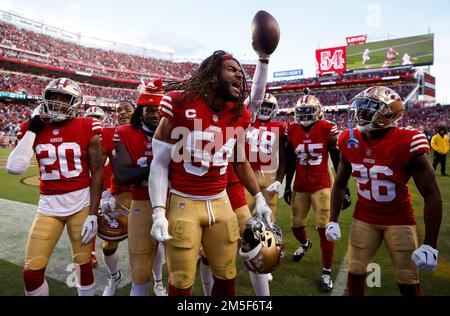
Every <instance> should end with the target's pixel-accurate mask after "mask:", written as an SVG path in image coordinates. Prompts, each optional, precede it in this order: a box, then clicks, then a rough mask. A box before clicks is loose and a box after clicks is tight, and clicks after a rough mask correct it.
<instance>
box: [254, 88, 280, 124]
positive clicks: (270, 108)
mask: <svg viewBox="0 0 450 316" xmlns="http://www.w3.org/2000/svg"><path fill="white" fill-rule="evenodd" d="M277 112H278V101H277V99H276V98H275V97H274V96H273V95H272V94H270V93H266V94H265V95H264V99H263V101H262V103H261V105H260V106H259V107H258V108H257V109H256V116H257V117H258V118H259V119H260V120H263V121H268V120H270V119H271V118H273V117H275V116H276V115H277Z"/></svg>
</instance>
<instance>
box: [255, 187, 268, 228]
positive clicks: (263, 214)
mask: <svg viewBox="0 0 450 316" xmlns="http://www.w3.org/2000/svg"><path fill="white" fill-rule="evenodd" d="M253 198H254V199H255V213H254V214H255V217H257V218H261V219H262V220H263V221H264V223H265V224H267V226H269V227H270V228H272V218H271V215H272V210H271V209H270V207H269V205H267V202H266V199H265V198H264V196H263V194H262V193H261V192H259V193H258V194H256V195H255V196H254V197H253Z"/></svg>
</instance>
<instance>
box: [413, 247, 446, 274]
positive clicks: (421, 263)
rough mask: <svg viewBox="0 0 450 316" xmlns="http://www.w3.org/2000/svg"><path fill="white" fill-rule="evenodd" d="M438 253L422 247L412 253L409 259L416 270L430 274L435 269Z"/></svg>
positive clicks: (432, 249)
mask: <svg viewBox="0 0 450 316" xmlns="http://www.w3.org/2000/svg"><path fill="white" fill-rule="evenodd" d="M438 252H439V251H437V250H436V249H434V248H433V247H431V246H428V245H422V246H420V247H419V249H416V250H415V251H414V252H413V254H412V256H411V259H412V260H413V261H414V263H415V264H416V266H417V267H418V268H420V269H422V270H424V271H427V272H431V271H433V270H434V269H436V267H437V258H438Z"/></svg>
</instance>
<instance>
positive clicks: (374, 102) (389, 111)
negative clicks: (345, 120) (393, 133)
mask: <svg viewBox="0 0 450 316" xmlns="http://www.w3.org/2000/svg"><path fill="white" fill-rule="evenodd" d="M404 110H405V107H404V105H403V102H402V99H401V98H400V96H399V95H398V94H397V92H395V91H394V90H392V89H390V88H388V87H383V86H375V87H370V88H368V89H366V90H364V91H363V92H361V93H358V94H357V95H356V96H355V97H354V98H353V99H352V102H351V103H350V106H349V120H354V119H355V120H356V124H357V127H358V129H359V130H360V131H361V132H369V131H372V130H377V129H384V128H388V127H392V126H394V125H395V123H396V122H397V121H398V120H399V119H400V118H401V117H402V116H403V111H404Z"/></svg>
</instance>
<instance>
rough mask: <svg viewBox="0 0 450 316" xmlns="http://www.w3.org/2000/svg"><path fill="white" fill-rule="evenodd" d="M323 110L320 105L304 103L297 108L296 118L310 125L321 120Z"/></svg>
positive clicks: (305, 124) (298, 121)
mask: <svg viewBox="0 0 450 316" xmlns="http://www.w3.org/2000/svg"><path fill="white" fill-rule="evenodd" d="M320 115H321V110H320V108H319V107H318V106H315V105H307V104H303V105H301V106H297V107H296V108H295V120H296V121H297V123H300V124H301V125H302V126H304V127H308V126H310V125H312V124H314V123H315V122H317V121H318V120H320Z"/></svg>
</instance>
